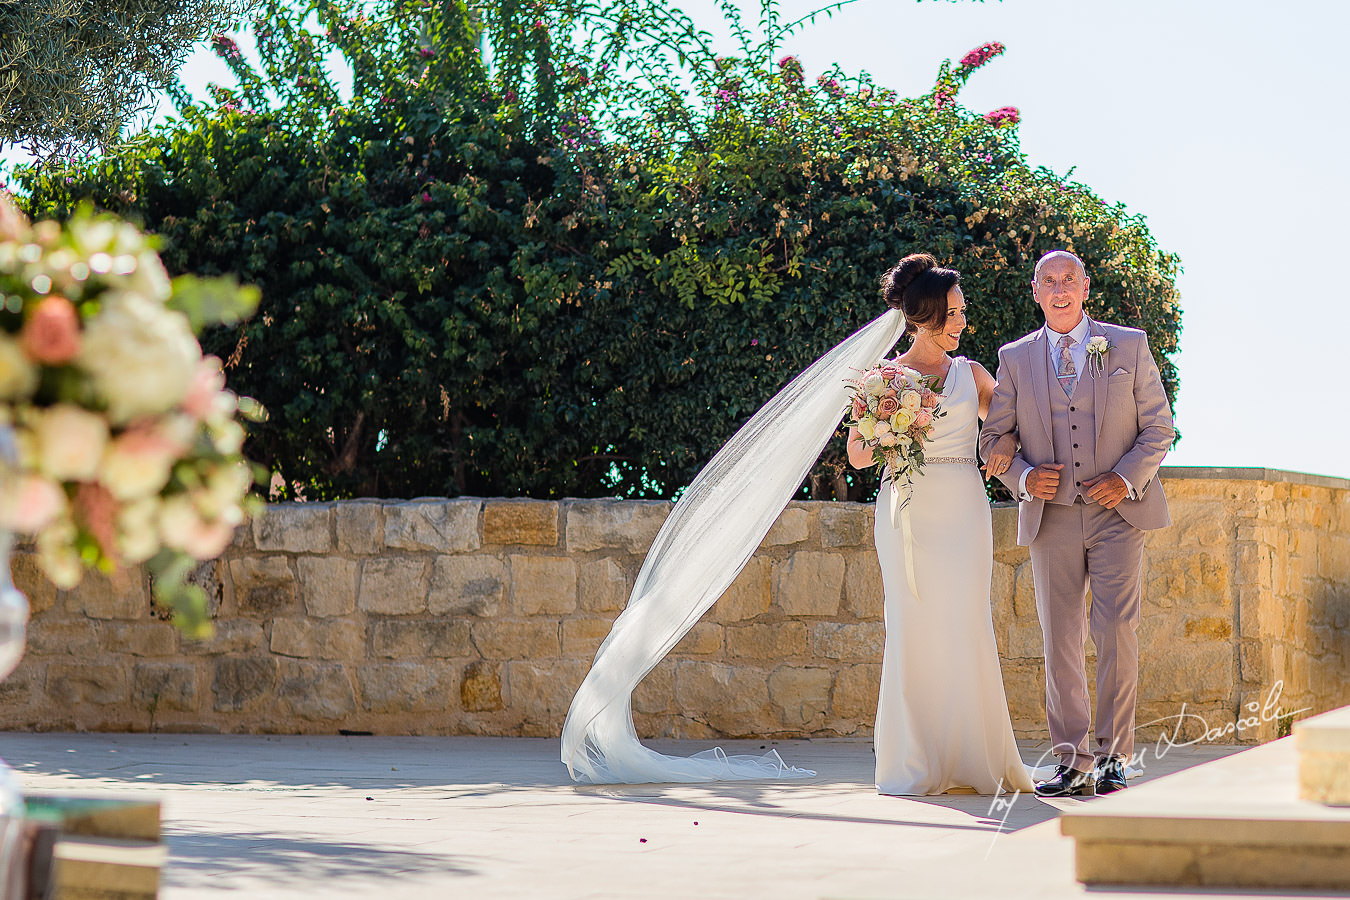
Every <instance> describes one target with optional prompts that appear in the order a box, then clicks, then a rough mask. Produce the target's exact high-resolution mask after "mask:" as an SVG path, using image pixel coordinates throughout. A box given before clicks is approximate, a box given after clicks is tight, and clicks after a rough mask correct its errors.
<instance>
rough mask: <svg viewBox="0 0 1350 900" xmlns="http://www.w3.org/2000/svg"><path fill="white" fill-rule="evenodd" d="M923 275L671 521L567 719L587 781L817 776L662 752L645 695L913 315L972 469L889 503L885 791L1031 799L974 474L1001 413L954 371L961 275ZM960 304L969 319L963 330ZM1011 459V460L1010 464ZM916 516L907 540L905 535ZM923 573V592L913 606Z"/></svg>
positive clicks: (921, 362)
mask: <svg viewBox="0 0 1350 900" xmlns="http://www.w3.org/2000/svg"><path fill="white" fill-rule="evenodd" d="M915 260H916V257H906V259H905V260H902V261H901V264H900V265H899V266H897V267H896V269H894V270H892V273H891V277H888V284H889V289H888V295H887V303H888V305H889V306H890V307H891V309H890V310H888V311H887V312H885V313H883V314H882V315H880V316H878V317H877V318H876V319H874V320H872V321H871V322H870V323H868V324H867V325H866V326H864V327H863V328H861V329H860V330H858V331H857V332H855V333H854V334H852V335H850V336H849V337H848V338H846V339H845V340H844V341H843V342H841V343H840V344H838V345H836V346H835V347H834V348H833V349H831V350H830V351H829V352H828V353H826V354H825V355H824V356H822V357H821V358H820V359H818V360H816V362H814V363H812V364H811V365H810V366H809V367H808V368H807V369H806V370H805V371H803V372H802V373H801V374H800V375H798V376H797V377H796V378H795V379H793V380H792V382H791V383H789V384H788V385H787V386H786V387H784V388H783V389H782V390H781V391H779V392H778V393H777V394H776V395H775V396H774V397H773V398H772V399H770V400H769V402H768V403H766V404H764V406H763V407H761V408H760V409H759V411H758V412H756V413H755V414H754V415H753V416H751V418H750V420H749V421H748V422H746V423H745V425H744V426H742V427H741V430H740V431H738V432H736V434H735V435H733V436H732V438H731V440H729V441H727V443H726V445H725V446H724V447H723V448H722V449H721V450H719V451H718V452H717V454H716V455H715V456H714V457H713V458H712V459H711V460H710V461H709V462H708V464H707V465H706V466H705V467H704V468H703V470H702V471H701V472H699V474H698V476H697V477H696V478H695V479H694V481H693V482H692V483H691V484H690V485H689V488H688V490H686V491H685V493H684V494H683V496H681V498H680V500H679V502H677V503H676V504H675V505H674V507H673V508H672V509H671V511H670V515H668V516H667V517H666V521H665V523H664V524H663V525H662V527H661V530H660V531H659V532H658V533H657V535H656V538H655V540H654V541H653V542H652V545H651V548H650V549H649V550H648V552H647V558H646V559H645V560H644V561H643V564H642V568H641V569H640V570H639V572H638V575H637V578H636V579H635V581H634V584H633V591H632V594H631V595H630V597H629V600H628V604H627V606H625V608H624V610H623V612H622V613H620V614H619V616H618V618H617V619H615V621H614V625H613V627H612V629H611V630H610V633H609V636H608V637H606V638H605V640H604V642H603V643H602V644H601V645H600V648H599V650H597V651H596V654H595V661H594V662H593V663H592V664H591V668H590V671H589V672H587V674H586V677H585V679H584V680H583V681H582V683H581V686H580V687H579V688H578V689H577V692H576V695H575V696H574V697H573V698H572V705H571V707H570V708H569V709H568V712H567V721H566V722H565V723H564V725H563V733H562V757H561V758H562V762H563V763H564V764H565V765H566V766H567V769H568V772H569V774H571V776H572V778H574V779H575V780H577V781H580V782H590V783H596V784H613V783H644V782H698V781H723V780H733V779H750V778H784V777H803V776H810V775H813V774H815V773H813V772H811V771H809V770H807V769H799V768H795V767H793V766H789V765H787V764H786V763H785V762H784V761H783V760H782V759H781V758H779V756H778V754H777V752H775V751H770V752H769V753H767V754H764V755H762V756H755V755H738V756H729V755H728V754H726V753H724V752H723V751H722V750H721V749H720V748H714V749H712V750H707V751H704V752H702V753H699V754H695V755H694V756H692V757H677V756H669V755H666V754H663V753H659V752H657V751H655V750H652V749H650V748H649V747H646V746H644V745H643V744H642V743H641V742H640V741H639V740H638V737H637V732H636V730H635V729H634V727H633V716H632V707H631V700H632V692H633V689H634V688H636V687H637V685H638V683H639V682H640V681H641V680H642V679H643V678H644V677H645V676H646V675H647V673H648V672H650V671H651V670H652V669H653V668H655V666H656V664H657V663H659V662H660V661H661V660H662V659H663V658H664V657H665V655H666V654H667V653H669V652H670V650H671V649H672V648H673V647H674V646H675V645H676V644H677V643H679V641H680V638H681V637H683V636H684V634H685V633H686V632H688V631H689V629H690V628H691V627H693V625H694V624H695V623H696V622H697V621H698V620H699V617H700V616H702V615H703V613H704V612H705V611H707V610H708V608H709V607H711V606H712V605H713V603H715V602H716V601H717V599H718V597H720V596H721V595H722V593H723V592H724V591H725V590H726V589H727V588H728V587H729V586H730V585H731V583H732V581H733V580H734V579H735V578H736V575H737V574H738V573H739V572H740V571H741V569H742V568H744V566H745V564H746V563H747V562H749V560H750V557H751V556H752V555H753V554H754V552H755V549H756V548H757V547H758V546H759V544H760V542H761V541H762V540H763V538H764V536H765V535H766V534H767V533H768V531H769V528H770V527H771V526H772V525H773V523H774V521H775V520H776V519H777V518H778V515H779V513H781V512H782V510H783V507H784V506H786V505H787V502H788V501H789V500H790V499H791V498H792V496H793V495H794V494H795V493H796V492H797V490H798V488H799V487H800V486H801V484H802V481H803V480H804V479H805V478H806V476H807V473H809V472H810V470H811V467H812V466H813V465H814V464H815V462H816V459H817V457H818V456H819V455H820V451H821V449H822V448H823V447H824V446H825V444H826V442H827V441H829V439H830V438H831V437H832V436H833V435H834V433H835V431H836V430H837V429H838V427H839V421H840V418H841V417H842V414H843V411H844V406H845V403H846V400H847V396H846V389H845V385H846V382H848V381H850V380H851V379H852V378H853V377H855V376H856V375H857V373H858V372H860V371H862V370H863V369H866V368H869V367H871V366H873V365H875V364H876V363H877V361H878V360H880V359H881V358H882V356H883V355H885V354H886V353H887V352H888V351H889V350H890V349H891V348H892V347H893V346H895V343H896V341H898V340H899V339H900V336H901V334H902V333H903V332H904V331H905V328H906V315H907V314H908V313H910V312H912V314H913V315H915V316H916V317H917V319H918V320H919V321H918V323H917V324H920V325H922V326H923V327H924V328H925V329H926V330H925V331H924V333H923V335H921V336H920V338H921V339H922V343H920V341H919V340H918V339H916V342H915V348H912V349H911V351H910V359H911V360H912V361H913V362H914V364H916V366H917V367H921V368H924V369H926V370H927V371H930V372H931V373H932V374H941V375H945V390H946V392H947V393H946V395H945V398H946V399H945V402H944V407H945V408H946V409H947V410H948V412H947V415H946V416H945V417H943V418H942V419H939V420H938V421H939V427H938V428H937V429H936V430H935V432H934V435H935V436H934V443H933V445H932V450H931V451H930V452H931V455H932V456H938V455H949V456H952V457H965V458H968V459H969V462H966V463H938V462H936V461H934V462H933V463H932V464H931V465H929V466H926V467H925V468H924V471H923V474H922V476H920V478H919V479H918V481H919V482H921V483H922V486H921V487H917V488H916V490H915V496H914V497H913V499H912V500H911V502H910V503H908V504H906V505H904V507H903V510H902V511H901V512H897V513H895V520H896V521H901V527H900V528H897V526H896V525H895V524H894V522H893V521H892V519H890V518H888V516H890V515H891V513H890V512H889V511H888V510H890V506H888V503H889V501H890V500H891V499H893V498H894V494H893V493H891V492H890V488H889V487H888V488H887V490H886V491H885V492H883V496H884V498H885V499H886V501H887V502H884V503H881V504H880V505H879V509H878V514H877V522H878V524H877V548H878V555H879V557H880V558H881V560H882V567H883V569H882V571H883V581H884V585H885V593H886V628H887V641H886V656H885V662H884V665H883V682H884V686H883V688H882V697H881V703H882V709H881V711H880V712H879V715H878V723H877V758H878V772H877V783H878V786H879V787H880V788H881V789H882V790H883V792H887V793H889V792H892V791H895V792H906V793H916V792H917V793H928V792H935V791H942V790H946V789H947V788H949V787H952V786H961V785H965V786H969V787H973V788H975V789H976V790H980V791H988V792H994V791H995V790H997V789H998V786H999V783H1000V781H1001V782H1002V786H1003V789H1005V790H1016V789H1019V788H1020V789H1023V790H1027V791H1030V790H1031V789H1032V785H1031V782H1030V780H1029V779H1028V777H1027V774H1026V772H1025V770H1023V769H1022V768H1021V764H1020V761H1019V760H1018V758H1017V748H1016V746H1015V745H1014V744H1013V739H1012V729H1011V726H1010V724H1009V721H1008V710H1007V704H1006V701H1005V698H1004V693H1003V686H1002V682H1001V680H1000V676H999V667H998V653H997V649H996V647H995V644H994V636H993V626H992V623H991V620H990V612H989V584H990V571H991V565H992V557H991V537H990V533H991V532H990V514H989V505H988V501H987V500H986V499H985V495H984V488H983V482H982V481H981V480H980V477H979V472H978V470H977V469H976V467H975V463H974V459H973V458H974V456H975V434H976V431H977V427H976V414H977V412H978V410H979V409H980V408H981V407H982V406H983V405H987V403H988V396H989V393H990V392H991V391H992V386H993V379H992V378H990V377H989V374H988V373H987V372H985V371H984V370H983V369H979V370H978V371H979V373H980V376H979V378H980V380H978V381H977V380H976V377H977V376H976V375H975V370H976V369H977V368H978V367H976V366H974V365H973V364H969V363H966V362H964V361H963V360H960V359H956V360H949V359H948V358H947V357H946V353H947V351H948V350H953V349H955V348H956V346H957V343H958V340H959V334H960V329H959V327H957V323H958V322H960V323H961V325H962V326H963V325H964V319H963V318H962V316H963V313H962V309H963V305H962V304H963V301H961V295H960V289H959V287H957V286H956V280H955V279H953V280H952V281H951V282H950V283H949V284H947V285H946V286H943V287H941V292H940V294H939V295H938V296H939V302H938V303H937V305H936V306H934V305H933V303H932V302H931V297H930V294H931V291H930V289H929V285H940V284H942V283H944V282H943V279H945V278H947V277H949V276H947V275H944V274H942V273H943V272H946V271H947V270H939V269H936V268H935V267H934V264H933V262H932V257H923V258H922V260H923V261H922V262H915ZM897 272H898V273H899V275H897V274H896V273H897ZM951 274H952V275H955V273H951ZM921 275H922V276H923V277H922V278H920V276H921ZM953 291H954V293H953ZM949 294H950V295H951V296H950V297H949V296H948V295H949ZM911 298H913V300H914V301H915V302H914V304H911V303H910V301H911ZM924 298H926V299H924ZM949 299H953V300H955V301H956V303H957V306H958V308H957V309H956V310H954V314H955V316H956V318H954V319H950V320H949V319H948V318H947V314H948V309H949V308H950V307H949V306H948V305H946V302H947V300H949ZM902 307H903V308H904V309H905V310H906V312H902V311H901V308H902ZM948 326H951V327H948ZM929 330H931V331H932V333H929ZM950 332H954V333H955V334H956V338H953V337H952V336H951V334H950ZM939 357H940V358H939ZM1001 449H1006V448H997V447H996V448H995V455H996V454H997V453H998V452H999V451H1000V450H1001ZM1002 455H1003V456H1005V457H1009V458H1010V456H1011V453H1010V452H1008V453H1003V454H1002ZM991 456H992V455H991ZM869 462H870V460H869ZM1004 465H1006V460H1005V461H1004ZM939 471H941V472H943V473H944V474H937V473H938V472H939ZM895 506H897V507H898V504H895ZM905 519H907V520H908V521H909V524H910V527H908V528H903V522H904V520H905ZM905 535H909V536H910V537H911V538H912V539H913V543H912V544H911V545H910V550H911V551H912V552H913V553H914V554H915V556H916V558H917V557H918V556H919V555H922V556H923V559H922V561H921V562H920V563H919V565H918V566H916V567H914V568H913V569H907V568H906V567H905V564H904V562H903V556H902V553H903V547H904V543H903V538H904V536H905ZM911 574H912V575H913V582H914V583H915V584H916V585H917V586H918V590H917V591H911V592H910V593H908V594H906V593H905V587H904V585H905V584H906V583H907V582H908V581H910V575H911ZM922 629H931V631H930V632H929V633H924V632H923V631H922ZM911 654H912V656H911ZM883 726H884V729H883Z"/></svg>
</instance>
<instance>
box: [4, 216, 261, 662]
mask: <svg viewBox="0 0 1350 900" xmlns="http://www.w3.org/2000/svg"><path fill="white" fill-rule="evenodd" d="M153 243H154V242H153V239H148V238H147V237H146V236H145V235H143V234H141V232H139V231H138V230H137V229H135V228H134V227H132V226H131V225H128V224H126V223H125V222H121V221H119V220H117V219H115V218H113V217H110V216H97V217H96V216H92V215H90V214H89V213H88V211H86V210H81V211H78V212H76V214H75V215H74V216H73V217H72V218H71V219H70V221H69V222H68V223H66V225H65V226H64V227H63V226H61V225H59V224H58V223H56V222H53V221H43V222H38V223H37V224H36V225H30V224H29V223H28V222H27V221H26V220H25V219H24V218H23V216H22V215H21V214H20V213H19V212H18V210H17V209H16V208H15V207H14V206H13V204H12V203H11V202H10V201H9V200H8V198H5V197H2V196H0V432H3V436H4V438H5V440H4V441H3V442H0V448H3V450H4V451H5V452H4V453H3V454H0V529H3V530H5V531H12V532H15V533H18V534H20V535H24V536H27V537H29V538H31V539H32V540H33V542H34V544H35V545H36V549H37V561H38V565H39V566H40V567H41V568H42V570H43V571H44V572H45V573H46V575H47V576H48V577H49V578H50V579H51V580H52V582H53V583H55V584H56V585H57V586H58V587H60V588H67V589H68V588H71V587H74V586H75V585H76V584H78V583H79V581H80V580H81V578H82V577H83V575H84V573H85V571H86V570H88V569H97V570H99V571H103V572H113V571H114V570H116V569H118V568H120V567H123V566H128V565H135V564H140V563H144V564H145V567H146V569H147V570H148V571H149V573H150V574H151V576H152V578H153V580H154V594H155V598H156V600H158V601H159V602H160V603H162V604H164V605H165V606H167V607H169V608H171V609H172V610H173V613H174V619H175V621H176V622H177V623H178V625H179V626H180V627H181V628H182V629H183V630H184V631H185V632H187V633H188V634H190V635H192V636H204V635H205V634H206V633H209V623H208V616H207V609H206V595H205V593H204V592H203V591H202V589H201V588H200V587H198V586H196V585H194V584H191V583H190V577H189V576H190V575H191V573H192V570H193V569H194V568H195V567H196V565H197V561H198V560H205V559H212V558H214V557H216V556H219V555H220V554H221V553H222V552H223V551H224V550H225V547H226V546H227V545H228V544H229V542H230V540H231V538H232V536H233V534H234V529H235V527H236V526H238V525H239V524H240V523H241V522H242V521H243V518H244V514H245V511H246V509H247V508H248V507H249V505H250V501H248V500H247V499H246V494H247V492H248V491H249V489H250V487H251V486H252V484H253V482H254V472H253V471H252V469H251V468H250V466H249V464H248V463H247V462H245V460H244V458H243V456H242V455H241V453H240V447H241V445H242V444H243V440H244V431H243V427H242V425H241V423H240V421H239V419H240V417H241V416H246V417H251V418H257V417H258V416H259V414H260V410H259V408H258V407H257V404H256V403H254V402H253V401H251V400H248V399H246V398H245V399H240V398H238V397H236V396H235V395H234V394H233V393H231V392H230V391H227V390H225V389H224V376H223V374H222V372H221V366H220V360H218V359H215V358H214V357H209V356H208V357H204V356H203V355H202V352H201V348H200V347H199V346H198V344H197V341H196V338H195V337H194V336H193V327H194V324H197V325H200V324H201V323H204V322H210V321H218V320H222V319H223V320H228V321H237V320H238V319H239V318H241V317H243V316H246V315H247V314H248V313H249V312H251V311H252V309H253V308H254V307H255V306H256V304H257V300H258V298H257V292H256V291H254V290H252V289H247V288H240V287H238V286H237V285H236V284H235V282H234V281H233V280H232V279H214V280H209V281H208V280H202V279H198V278H196V277H195V276H191V275H183V276H180V277H179V278H177V279H175V280H174V281H172V282H170V280H169V278H168V275H167V273H166V272H165V270H164V267H163V266H162V265H161V264H160V261H159V257H158V256H157V254H156V253H155V251H154V249H153ZM253 502H256V501H253Z"/></svg>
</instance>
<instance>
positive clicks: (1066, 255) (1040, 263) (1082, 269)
mask: <svg viewBox="0 0 1350 900" xmlns="http://www.w3.org/2000/svg"><path fill="white" fill-rule="evenodd" d="M1057 259H1069V260H1073V262H1074V264H1075V265H1076V266H1078V274H1079V275H1080V276H1086V275H1087V266H1085V265H1083V261H1082V260H1081V259H1079V258H1078V257H1077V256H1076V255H1074V254H1072V253H1070V252H1069V251H1068V250H1051V251H1050V252H1049V253H1047V254H1045V255H1044V256H1042V257H1041V258H1040V259H1038V260H1036V271H1035V272H1033V273H1032V274H1031V280H1032V281H1038V280H1039V279H1040V277H1041V269H1042V268H1043V267H1044V266H1045V264H1046V263H1048V262H1054V261H1055V260H1057Z"/></svg>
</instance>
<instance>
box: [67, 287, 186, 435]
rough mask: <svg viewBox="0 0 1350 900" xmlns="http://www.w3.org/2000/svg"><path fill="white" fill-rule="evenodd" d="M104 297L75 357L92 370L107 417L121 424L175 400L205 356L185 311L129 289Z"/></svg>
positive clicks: (162, 409) (159, 410) (158, 411)
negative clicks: (174, 308)
mask: <svg viewBox="0 0 1350 900" xmlns="http://www.w3.org/2000/svg"><path fill="white" fill-rule="evenodd" d="M102 300H103V308H102V309H101V310H100V311H99V313H98V315H97V316H95V317H94V318H93V319H91V320H90V321H89V322H88V324H87V325H86V328H85V334H84V346H83V347H82V348H81V351H80V355H79V357H78V358H77V359H76V363H77V364H78V365H79V366H80V367H81V368H82V369H84V370H85V371H87V372H88V373H89V374H90V375H92V376H93V378H94V382H95V385H96V387H97V390H98V392H99V395H100V396H101V397H102V398H103V399H104V401H106V402H107V404H108V417H109V418H110V419H111V420H112V421H113V423H114V424H119V425H120V424H125V423H127V422H129V421H131V420H132V419H135V418H137V417H140V416H151V415H159V414H161V413H164V412H166V411H168V410H169V409H171V408H173V407H174V406H176V405H177V404H178V403H179V402H181V401H182V399H183V397H184V395H185V394H186V393H187V389H188V386H189V385H190V384H191V382H192V376H193V373H194V372H195V371H196V368H197V365H198V363H199V361H200V360H201V356H202V352H201V348H200V347H199V346H198V344H197V339H196V338H195V337H194V336H193V334H192V329H191V327H189V325H188V320H187V317H185V316H183V315H182V314H181V313H178V312H174V311H172V310H168V309H165V308H164V307H162V306H160V305H159V304H157V303H154V302H152V301H150V300H146V299H145V298H143V297H141V296H138V295H136V294H132V293H129V292H122V293H118V294H111V295H104V297H103V298H102Z"/></svg>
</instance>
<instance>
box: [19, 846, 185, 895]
mask: <svg viewBox="0 0 1350 900" xmlns="http://www.w3.org/2000/svg"><path fill="white" fill-rule="evenodd" d="M167 855H168V850H167V848H165V846H164V845H163V844H159V843H152V842H150V841H129V840H120V839H118V838H105V837H62V838H60V839H59V840H57V842H56V845H55V847H54V848H53V851H52V859H51V869H50V875H49V879H50V880H49V882H48V884H47V886H46V890H47V893H46V894H45V895H44V896H47V897H50V898H52V900H155V897H157V896H158V894H159V872H160V869H161V868H163V866H164V860H165V858H166V857H167Z"/></svg>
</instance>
